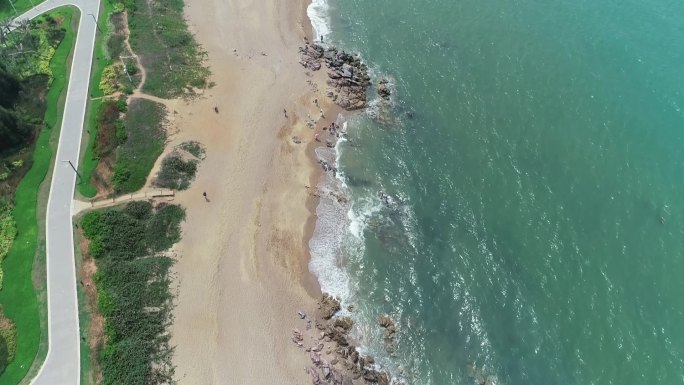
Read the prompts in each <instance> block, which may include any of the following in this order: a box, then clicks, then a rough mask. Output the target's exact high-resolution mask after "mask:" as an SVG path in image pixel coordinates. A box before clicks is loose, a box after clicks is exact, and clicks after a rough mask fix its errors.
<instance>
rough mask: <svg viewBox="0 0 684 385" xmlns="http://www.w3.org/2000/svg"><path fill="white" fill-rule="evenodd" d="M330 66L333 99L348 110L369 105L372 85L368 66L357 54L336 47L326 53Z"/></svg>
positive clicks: (325, 56)
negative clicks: (368, 93)
mask: <svg viewBox="0 0 684 385" xmlns="http://www.w3.org/2000/svg"><path fill="white" fill-rule="evenodd" d="M324 58H325V64H326V66H327V67H328V70H329V71H328V82H327V83H328V85H329V86H330V88H331V92H332V96H331V98H332V100H333V101H334V102H335V103H336V104H337V105H338V106H340V107H342V108H344V109H346V110H358V109H361V108H364V107H366V106H367V105H368V100H367V92H366V91H367V90H368V87H369V86H370V85H371V81H370V76H368V67H367V66H366V65H365V64H363V62H361V59H360V58H359V57H358V56H357V55H351V54H349V53H346V52H344V51H338V50H337V49H335V48H332V49H329V50H328V51H326V52H325V54H324Z"/></svg>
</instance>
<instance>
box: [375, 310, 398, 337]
mask: <svg viewBox="0 0 684 385" xmlns="http://www.w3.org/2000/svg"><path fill="white" fill-rule="evenodd" d="M378 325H380V326H382V327H383V328H384V329H385V338H387V339H390V340H392V339H394V336H395V334H396V333H397V327H396V326H395V325H394V321H393V320H392V318H390V316H388V315H386V314H384V315H381V316H380V318H378Z"/></svg>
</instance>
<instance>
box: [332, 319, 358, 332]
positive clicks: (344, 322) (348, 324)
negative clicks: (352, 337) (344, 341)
mask: <svg viewBox="0 0 684 385" xmlns="http://www.w3.org/2000/svg"><path fill="white" fill-rule="evenodd" d="M334 325H335V327H341V328H342V329H344V331H346V332H348V331H349V329H351V328H352V326H353V325H354V321H353V320H352V319H351V318H349V317H342V318H338V319H336V320H335V322H334Z"/></svg>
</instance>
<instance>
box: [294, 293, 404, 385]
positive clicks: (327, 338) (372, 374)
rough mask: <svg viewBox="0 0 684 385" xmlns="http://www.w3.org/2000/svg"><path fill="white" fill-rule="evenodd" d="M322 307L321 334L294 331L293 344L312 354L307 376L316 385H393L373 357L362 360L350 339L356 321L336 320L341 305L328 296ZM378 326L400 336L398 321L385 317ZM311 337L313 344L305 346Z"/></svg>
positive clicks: (318, 327)
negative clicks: (396, 323) (397, 329)
mask: <svg viewBox="0 0 684 385" xmlns="http://www.w3.org/2000/svg"><path fill="white" fill-rule="evenodd" d="M318 306H319V309H318V311H317V315H316V317H315V318H316V322H315V325H316V330H317V332H314V333H318V334H311V333H306V332H304V333H303V332H301V331H299V330H298V329H294V330H293V331H292V341H293V342H294V343H295V344H297V346H299V347H301V348H302V349H304V350H305V351H306V352H307V353H309V357H310V359H311V364H312V365H311V366H309V367H307V368H306V372H307V373H308V374H309V375H310V376H311V383H312V385H368V384H371V385H374V384H379V385H389V384H390V376H389V375H388V374H387V372H385V371H383V370H381V369H379V368H378V366H377V365H376V364H375V359H374V358H373V357H372V356H362V355H361V354H360V353H359V351H358V350H357V348H356V346H355V345H354V343H353V341H352V339H351V337H350V335H349V334H350V331H351V329H352V326H353V325H354V322H353V321H352V319H351V318H349V317H337V318H335V314H336V313H337V312H338V311H339V310H340V303H339V301H337V299H335V298H333V297H332V296H329V295H327V294H326V295H324V296H323V298H322V299H321V300H320V301H319V303H318ZM300 318H302V319H305V318H307V316H306V315H304V317H301V316H300ZM378 324H379V325H380V326H381V327H383V328H384V329H385V337H386V338H388V339H391V340H393V339H394V334H395V333H396V327H395V325H394V321H392V319H391V318H390V317H389V316H387V315H383V316H381V317H380V318H379V320H378ZM308 325H310V320H307V329H308V327H309V326H308ZM307 334H311V335H310V336H308V335H307ZM307 336H308V337H309V339H310V342H309V343H307V342H305V339H306V337H307ZM397 385H403V384H401V383H397Z"/></svg>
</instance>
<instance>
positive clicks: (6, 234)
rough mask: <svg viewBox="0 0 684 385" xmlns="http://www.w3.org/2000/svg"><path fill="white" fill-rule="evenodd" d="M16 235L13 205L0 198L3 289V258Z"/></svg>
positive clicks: (0, 269) (0, 256)
mask: <svg viewBox="0 0 684 385" xmlns="http://www.w3.org/2000/svg"><path fill="white" fill-rule="evenodd" d="M16 236H17V228H16V224H15V223H14V216H13V215H12V206H11V204H10V203H9V202H7V201H4V202H3V201H2V200H0V290H2V282H3V277H4V275H3V271H2V260H3V259H5V256H6V255H7V253H8V252H9V250H10V247H11V246H12V242H13V241H14V237H16Z"/></svg>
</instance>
